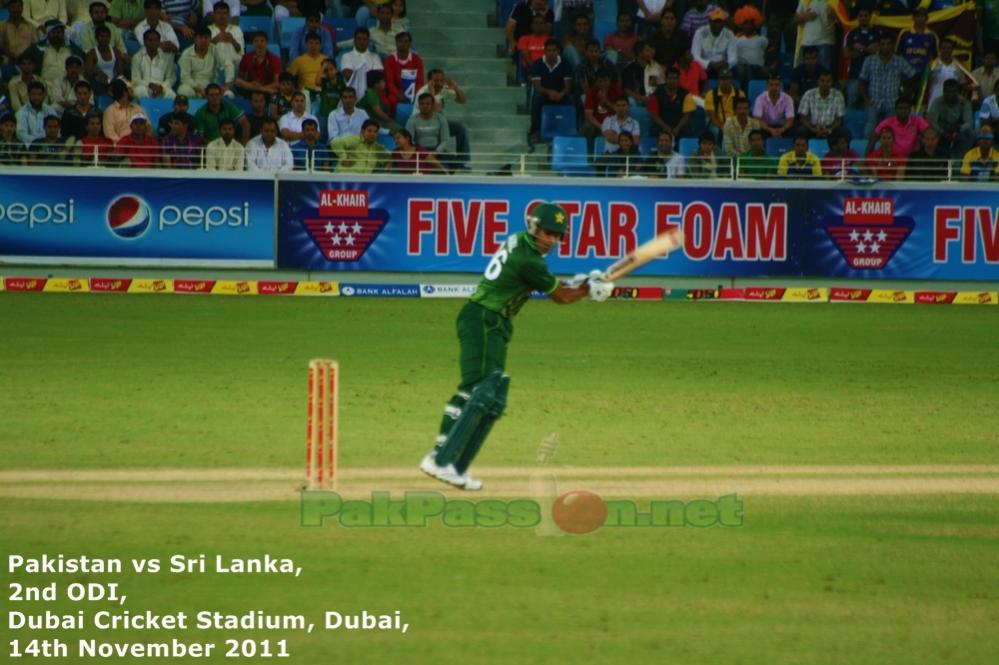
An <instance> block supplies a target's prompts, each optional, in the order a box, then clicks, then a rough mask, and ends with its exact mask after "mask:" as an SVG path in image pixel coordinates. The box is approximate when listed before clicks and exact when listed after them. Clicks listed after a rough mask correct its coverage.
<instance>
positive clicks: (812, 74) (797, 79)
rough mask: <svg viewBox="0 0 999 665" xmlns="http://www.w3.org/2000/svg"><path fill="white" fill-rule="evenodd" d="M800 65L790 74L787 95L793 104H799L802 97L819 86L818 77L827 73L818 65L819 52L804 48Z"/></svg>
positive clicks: (814, 49) (807, 47)
mask: <svg viewBox="0 0 999 665" xmlns="http://www.w3.org/2000/svg"><path fill="white" fill-rule="evenodd" d="M801 60H802V62H801V64H800V65H798V66H797V67H795V68H794V71H792V72H791V85H790V87H789V89H788V94H789V95H791V99H793V100H794V103H795V104H796V105H797V104H800V103H801V98H802V96H803V95H804V94H805V93H806V92H808V91H809V90H811V89H813V88H815V87H817V86H818V85H819V76H821V75H822V73H823V72H827V71H829V70H828V69H824V68H823V67H821V66H820V65H819V50H818V48H816V47H814V46H806V47H804V48H803V49H802V50H801Z"/></svg>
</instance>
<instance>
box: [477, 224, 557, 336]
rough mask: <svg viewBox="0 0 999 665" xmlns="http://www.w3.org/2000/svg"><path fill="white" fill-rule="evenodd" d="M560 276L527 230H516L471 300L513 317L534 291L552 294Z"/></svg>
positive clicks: (497, 253)
mask: <svg viewBox="0 0 999 665" xmlns="http://www.w3.org/2000/svg"><path fill="white" fill-rule="evenodd" d="M556 288H558V279H557V278H556V277H555V275H553V274H552V273H551V271H550V270H548V264H547V263H545V259H544V257H543V256H541V254H540V253H539V252H538V249H537V247H535V246H534V238H532V237H531V235H530V234H529V233H528V232H527V231H521V232H520V233H515V234H513V235H512V236H510V237H509V238H507V239H506V241H505V242H504V243H503V245H502V246H501V247H500V248H499V251H498V252H496V254H494V255H493V258H492V260H491V261H490V262H489V265H488V266H487V267H486V272H485V274H483V276H482V281H480V282H479V286H478V288H476V289H475V293H473V294H472V297H471V300H472V302H474V303H478V304H479V305H480V306H482V307H485V308H486V309H488V310H490V311H493V312H496V313H497V314H499V315H500V316H504V317H506V318H508V319H512V318H513V317H514V316H516V315H517V312H519V311H520V308H521V307H523V306H524V303H526V302H527V299H528V298H530V297H531V291H540V292H541V293H544V294H549V293H551V292H552V291H554V290H555V289H556Z"/></svg>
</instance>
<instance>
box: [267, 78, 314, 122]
mask: <svg viewBox="0 0 999 665" xmlns="http://www.w3.org/2000/svg"><path fill="white" fill-rule="evenodd" d="M296 92H301V93H302V94H303V95H305V100H306V104H308V103H309V101H308V100H309V95H308V93H307V92H306V91H305V90H301V89H299V87H298V78H297V77H296V76H295V75H294V74H292V73H291V72H281V73H280V74H278V91H277V94H276V95H274V96H273V97H272V98H271V117H272V118H275V119H279V118H280V117H281V116H283V115H284V114H285V113H287V112H288V111H290V110H291V100H292V98H293V97H294V96H295V93H296Z"/></svg>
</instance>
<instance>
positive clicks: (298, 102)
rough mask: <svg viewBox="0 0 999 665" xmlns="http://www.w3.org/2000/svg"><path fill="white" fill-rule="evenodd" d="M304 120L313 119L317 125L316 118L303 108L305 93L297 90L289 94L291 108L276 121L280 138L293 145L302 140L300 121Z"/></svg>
mask: <svg viewBox="0 0 999 665" xmlns="http://www.w3.org/2000/svg"><path fill="white" fill-rule="evenodd" d="M306 120H315V121H316V126H317V127H318V126H319V120H318V118H316V116H314V115H312V114H311V113H309V112H308V110H307V109H306V108H305V93H303V92H301V91H299V92H296V93H295V94H294V95H292V96H291V110H290V111H288V112H287V113H285V114H284V115H283V116H281V120H280V121H279V122H278V131H279V132H280V134H281V138H283V139H284V140H285V141H287V142H288V145H289V146H295V145H297V144H298V142H299V141H301V140H302V123H303V122H305V121H306Z"/></svg>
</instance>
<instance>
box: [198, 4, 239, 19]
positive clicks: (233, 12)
mask: <svg viewBox="0 0 999 665" xmlns="http://www.w3.org/2000/svg"><path fill="white" fill-rule="evenodd" d="M219 1H220V2H222V4H224V5H225V6H226V9H227V10H229V11H228V12H227V13H226V17H227V18H229V17H231V18H232V19H233V20H235V21H238V20H239V15H240V14H241V13H242V9H243V8H242V6H241V5H242V3H241V2H240V1H239V0H228V1H227V0H219ZM218 4H219V3H218V2H215V3H214V4H213V2H212V0H204V3H203V5H202V7H201V16H202V18H203V19H207V20H209V21H213V20H214V19H215V12H216V11H218Z"/></svg>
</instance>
